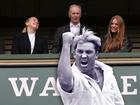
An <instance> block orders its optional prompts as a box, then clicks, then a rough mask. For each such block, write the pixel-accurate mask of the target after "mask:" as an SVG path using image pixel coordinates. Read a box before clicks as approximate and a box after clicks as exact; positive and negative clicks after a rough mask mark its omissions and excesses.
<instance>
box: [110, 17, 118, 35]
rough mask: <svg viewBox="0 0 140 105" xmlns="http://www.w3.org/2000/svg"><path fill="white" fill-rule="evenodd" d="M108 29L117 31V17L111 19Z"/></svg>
mask: <svg viewBox="0 0 140 105" xmlns="http://www.w3.org/2000/svg"><path fill="white" fill-rule="evenodd" d="M110 31H111V32H112V33H116V32H118V31H119V25H118V21H117V19H113V20H112V22H111V26H110Z"/></svg>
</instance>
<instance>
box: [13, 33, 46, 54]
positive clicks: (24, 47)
mask: <svg viewBox="0 0 140 105" xmlns="http://www.w3.org/2000/svg"><path fill="white" fill-rule="evenodd" d="M45 53H48V44H47V40H46V39H45V38H44V37H42V36H40V35H39V34H38V33H36V35H35V46H34V50H33V53H32V54H45ZM12 54H31V45H30V41H29V38H28V34H27V33H21V34H19V35H16V36H14V38H13V46H12Z"/></svg>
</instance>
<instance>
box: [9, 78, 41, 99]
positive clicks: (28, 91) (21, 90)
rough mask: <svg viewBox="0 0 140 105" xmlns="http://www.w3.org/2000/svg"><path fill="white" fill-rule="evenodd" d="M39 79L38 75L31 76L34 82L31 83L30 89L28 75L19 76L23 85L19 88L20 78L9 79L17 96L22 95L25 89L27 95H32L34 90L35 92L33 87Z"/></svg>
mask: <svg viewBox="0 0 140 105" xmlns="http://www.w3.org/2000/svg"><path fill="white" fill-rule="evenodd" d="M38 79H39V78H38V77H31V81H32V83H31V87H30V89H29V87H28V85H27V80H28V78H27V77H23V78H19V80H20V81H21V86H20V88H19V89H18V86H17V80H18V79H17V78H8V80H9V81H10V83H11V85H12V87H13V90H14V93H15V95H16V96H21V94H22V92H23V90H24V91H25V94H26V96H31V95H32V92H33V89H34V87H35V84H36V81H37V80H38Z"/></svg>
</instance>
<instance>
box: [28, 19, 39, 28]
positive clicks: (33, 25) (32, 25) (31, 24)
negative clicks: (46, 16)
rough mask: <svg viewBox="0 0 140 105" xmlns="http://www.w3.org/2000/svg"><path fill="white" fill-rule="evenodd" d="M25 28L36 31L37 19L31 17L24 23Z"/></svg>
mask: <svg viewBox="0 0 140 105" xmlns="http://www.w3.org/2000/svg"><path fill="white" fill-rule="evenodd" d="M26 25H27V27H30V28H33V29H38V27H39V22H38V19H37V18H35V17H31V18H30V19H29V20H28V21H27V22H26Z"/></svg>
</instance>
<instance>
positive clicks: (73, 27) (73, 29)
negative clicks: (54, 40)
mask: <svg viewBox="0 0 140 105" xmlns="http://www.w3.org/2000/svg"><path fill="white" fill-rule="evenodd" d="M70 31H71V32H72V33H74V35H79V34H80V23H78V24H77V25H74V24H72V23H70Z"/></svg>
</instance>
